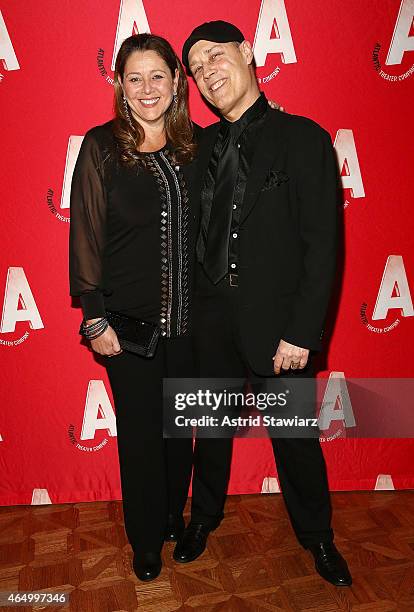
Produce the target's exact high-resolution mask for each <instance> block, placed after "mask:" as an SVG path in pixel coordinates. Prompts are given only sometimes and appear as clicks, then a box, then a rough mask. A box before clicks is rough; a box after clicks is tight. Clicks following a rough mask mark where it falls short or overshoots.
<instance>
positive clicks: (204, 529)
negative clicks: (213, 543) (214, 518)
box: [173, 523, 218, 563]
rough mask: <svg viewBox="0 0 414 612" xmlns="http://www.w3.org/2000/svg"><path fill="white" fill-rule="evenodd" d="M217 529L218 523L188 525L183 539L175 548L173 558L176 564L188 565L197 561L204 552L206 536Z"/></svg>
mask: <svg viewBox="0 0 414 612" xmlns="http://www.w3.org/2000/svg"><path fill="white" fill-rule="evenodd" d="M217 527H218V523H215V524H213V525H207V524H205V523H190V524H189V525H188V527H187V528H186V529H185V530H184V534H183V537H182V538H181V539H180V540H179V541H178V544H177V546H176V547H175V550H174V554H173V557H174V559H175V560H176V561H178V563H189V562H190V561H194V559H197V557H199V556H200V555H201V554H202V553H203V552H204V550H205V548H206V543H207V538H208V534H209V533H210V531H214V529H216V528H217Z"/></svg>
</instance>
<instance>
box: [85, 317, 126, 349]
mask: <svg viewBox="0 0 414 612" xmlns="http://www.w3.org/2000/svg"><path fill="white" fill-rule="evenodd" d="M96 321H99V319H89V320H88V321H86V324H87V325H90V324H91V323H95V322H96ZM90 343H91V347H92V350H93V351H95V353H99V355H105V356H106V357H112V356H113V355H119V353H122V349H121V346H120V344H119V340H118V336H117V335H116V333H115V332H114V330H113V329H112V327H107V329H106V330H105V331H104V333H103V334H101V335H100V336H98V337H97V338H94V339H93V340H90Z"/></svg>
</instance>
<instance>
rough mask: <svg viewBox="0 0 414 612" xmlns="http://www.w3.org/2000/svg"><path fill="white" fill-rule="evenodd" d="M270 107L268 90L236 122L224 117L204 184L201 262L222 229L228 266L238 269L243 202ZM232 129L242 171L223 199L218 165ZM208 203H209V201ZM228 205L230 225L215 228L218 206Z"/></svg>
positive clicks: (230, 269)
mask: <svg viewBox="0 0 414 612" xmlns="http://www.w3.org/2000/svg"><path fill="white" fill-rule="evenodd" d="M267 109H268V102H267V99H266V96H265V95H264V93H261V94H260V96H259V97H258V99H257V100H256V101H255V102H254V104H252V106H250V107H249V108H248V109H247V110H246V111H245V112H244V113H243V115H242V116H241V117H240V118H239V119H238V120H237V121H234V122H230V121H227V120H226V119H224V117H222V118H221V120H220V123H221V125H220V129H219V131H218V134H217V139H216V142H215V145H214V149H213V154H212V156H211V160H210V163H209V166H208V169H207V174H206V179H205V182H204V185H203V191H204V194H205V195H206V196H207V197H204V198H203V209H202V211H201V231H200V235H199V238H198V241H197V258H198V261H199V262H200V263H202V262H204V259H205V253H206V247H207V242H208V240H209V233H210V235H211V233H212V232H213V231H214V230H217V231H220V230H221V231H222V233H223V236H222V239H223V240H225V241H226V242H227V244H228V266H227V271H226V272H228V273H231V274H237V273H238V237H239V221H240V213H241V206H242V202H243V197H244V192H245V188H246V182H247V178H248V175H249V171H250V168H251V163H252V159H253V154H254V151H255V146H256V143H257V140H258V135H259V132H260V128H261V127H262V125H263V121H264V116H265V113H266V110H267ZM229 128H230V129H231V134H232V138H233V140H234V142H235V143H236V145H237V148H236V149H235V154H236V155H238V158H239V159H238V171H237V177H236V180H235V186H234V193H233V199H232V201H225V202H224V201H221V200H220V198H216V197H215V196H216V193H215V191H216V179H217V168H218V165H219V162H220V155H221V152H222V150H223V138H224V137H225V135H226V133H227V131H228V130H229ZM206 203H207V205H206ZM217 206H218V207H228V208H229V209H231V211H230V210H229V211H228V213H229V218H230V219H231V221H230V223H229V225H228V226H227V227H225V226H223V227H222V228H213V227H212V224H213V223H214V219H215V218H216V216H215V215H214V208H215V207H217Z"/></svg>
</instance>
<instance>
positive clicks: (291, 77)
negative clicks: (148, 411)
mask: <svg viewBox="0 0 414 612" xmlns="http://www.w3.org/2000/svg"><path fill="white" fill-rule="evenodd" d="M0 11H1V13H0V15H1V18H0V96H1V100H2V104H3V107H2V109H3V110H2V127H1V132H2V147H1V156H2V161H1V168H2V171H3V172H2V177H3V178H2V181H1V188H2V198H1V200H2V215H3V217H2V223H1V230H0V231H1V234H0V236H1V247H2V251H1V252H2V257H1V263H0V304H1V306H2V319H1V327H0V355H1V368H0V372H1V374H0V377H1V414H0V453H1V454H0V457H1V459H0V460H1V468H2V477H1V479H0V504H4V505H9V504H20V503H24V504H27V503H44V502H48V501H51V502H52V503H58V502H70V501H74V502H75V501H87V500H106V499H112V498H113V499H119V498H120V496H121V492H120V484H119V476H118V462H117V453H116V428H115V419H114V412H113V401H112V396H111V391H110V386H109V382H108V380H107V377H106V373H105V370H104V368H103V367H102V366H101V365H99V363H97V362H96V361H95V360H94V358H93V355H92V354H91V352H89V351H87V350H86V349H85V347H84V346H83V345H81V344H80V337H79V336H78V333H77V332H78V326H79V323H80V318H81V312H80V310H79V309H78V308H75V307H74V305H73V304H72V302H71V299H70V297H69V295H68V272H67V270H68V263H67V258H68V248H67V242H68V231H69V209H68V208H67V202H68V196H69V190H70V178H71V171H72V170H73V163H74V160H75V159H76V153H77V146H79V143H80V141H81V138H79V137H81V136H82V135H83V134H84V133H85V132H86V130H87V129H89V128H90V127H91V126H93V125H96V124H99V123H103V122H104V121H106V120H108V119H109V118H110V117H111V107H112V88H111V84H110V82H111V78H112V76H113V72H112V69H111V64H112V57H113V53H114V48H115V51H116V49H117V45H119V44H120V42H122V39H123V38H125V37H126V36H128V35H130V34H131V33H132V32H136V31H143V30H144V29H147V28H150V30H151V32H153V33H157V34H160V35H162V36H165V37H166V38H168V39H169V40H170V41H171V43H172V44H173V46H174V47H175V48H176V50H177V51H180V49H181V44H182V42H183V41H184V39H185V37H186V36H187V34H188V33H189V32H190V31H191V30H192V28H193V27H195V26H196V25H198V24H199V23H201V22H203V21H206V20H212V19H226V20H230V21H234V22H236V23H237V25H238V26H239V27H240V28H241V29H242V30H243V31H244V33H245V35H246V37H247V38H248V39H249V40H251V41H252V43H253V42H254V44H255V53H256V58H257V62H258V65H259V66H258V76H259V78H260V79H261V81H262V85H261V87H262V89H263V90H264V91H265V93H266V94H267V96H268V97H270V98H273V99H275V100H277V101H279V102H281V103H282V104H283V105H284V106H285V108H286V110H287V111H288V112H291V113H296V114H302V115H306V116H309V117H311V118H313V119H315V120H316V121H317V122H319V123H320V124H321V125H322V126H324V127H325V128H326V129H327V130H328V131H329V132H330V134H331V136H332V140H333V142H335V147H336V150H337V153H338V157H339V160H340V165H341V171H342V175H343V178H342V180H343V187H344V201H345V205H344V233H345V236H344V238H345V257H344V272H343V281H342V286H341V288H340V291H339V292H338V294H337V297H336V299H334V303H333V304H334V307H336V308H337V311H338V313H337V317H336V320H335V321H334V320H333V317H331V319H332V321H331V324H330V327H331V328H332V332H331V341H330V344H329V351H328V353H327V357H326V359H325V360H324V362H323V364H322V367H323V371H322V373H321V376H324V377H327V376H329V375H332V374H333V373H337V372H339V373H343V375H344V376H346V377H354V378H355V377H367V378H368V377H411V376H412V373H413V366H412V359H411V354H412V351H411V348H412V345H413V340H414V320H413V315H414V311H413V307H412V301H411V295H410V291H412V289H413V288H414V256H413V249H412V235H413V229H414V227H413V226H414V223H413V214H412V203H413V200H412V194H413V188H414V178H413V176H414V175H413V172H412V164H413V154H412V153H413V136H412V108H413V107H412V104H413V97H412V94H413V90H414V74H413V73H414V30H413V17H414V0H403V1H402V2H401V0H382V2H362V3H361V2H360V1H359V0H348V2H342V1H340V0H335V1H329V2H328V1H326V0H313V2H301V0H285V2H283V0H263V1H261V0H237V1H236V0H227V1H226V2H222V0H210V1H209V2H208V3H201V2H200V3H198V2H190V1H189V0H175V1H174V2H170V1H169V0H151V1H149V0H143V3H142V1H141V0H123V1H122V2H120V0H105V1H104V2H96V1H93V0H70V2H69V0H63V1H62V2H59V3H56V2H52V1H51V0H43V2H34V1H33V0H28V1H27V2H24V3H15V2H11V1H10V0H8V1H7V0H3V1H2V2H1V3H0ZM190 87H191V111H192V116H193V118H194V120H196V121H197V122H199V123H201V124H202V125H207V124H208V123H210V122H211V121H212V120H213V116H212V115H211V113H210V112H209V110H208V109H207V108H206V106H205V105H204V104H203V102H202V100H201V99H200V96H199V94H198V92H197V91H196V89H195V87H194V85H193V84H192V83H191V84H190ZM74 136H77V137H78V138H73V137H74ZM69 145H70V146H69ZM336 376H338V375H336ZM339 376H341V375H339ZM137 409H139V407H137ZM131 435H134V432H131ZM323 447H324V451H325V454H326V458H327V463H328V473H329V480H330V486H331V488H332V489H373V488H392V487H395V488H410V487H413V486H414V464H413V463H414V462H413V455H414V453H413V449H414V444H413V441H412V440H408V439H407V440H405V439H398V440H396V439H388V440H353V439H335V440H332V441H325V442H324V445H323ZM275 476H276V472H275V467H274V462H273V457H272V453H271V450H270V445H269V443H268V441H266V440H257V439H255V440H239V441H237V442H236V445H235V455H234V461H233V466H232V477H231V485H230V493H253V492H258V491H261V490H263V491H267V490H270V491H272V490H277V480H275Z"/></svg>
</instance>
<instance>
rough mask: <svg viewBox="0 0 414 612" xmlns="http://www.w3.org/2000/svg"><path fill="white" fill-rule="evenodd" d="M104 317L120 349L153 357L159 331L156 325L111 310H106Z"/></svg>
mask: <svg viewBox="0 0 414 612" xmlns="http://www.w3.org/2000/svg"><path fill="white" fill-rule="evenodd" d="M106 318H107V319H108V323H109V325H110V326H111V327H112V329H113V330H114V331H115V333H116V335H117V336H118V340H119V344H120V345H121V348H122V349H125V350H126V351H129V352H130V353H136V354H137V355H141V356H142V357H154V355H155V350H156V348H157V344H158V340H159V337H160V333H161V330H160V328H159V327H158V325H156V324H155V323H149V322H148V321H143V320H142V319H137V318H136V317H129V316H127V315H124V314H121V313H120V312H115V311H113V310H107V311H106Z"/></svg>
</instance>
